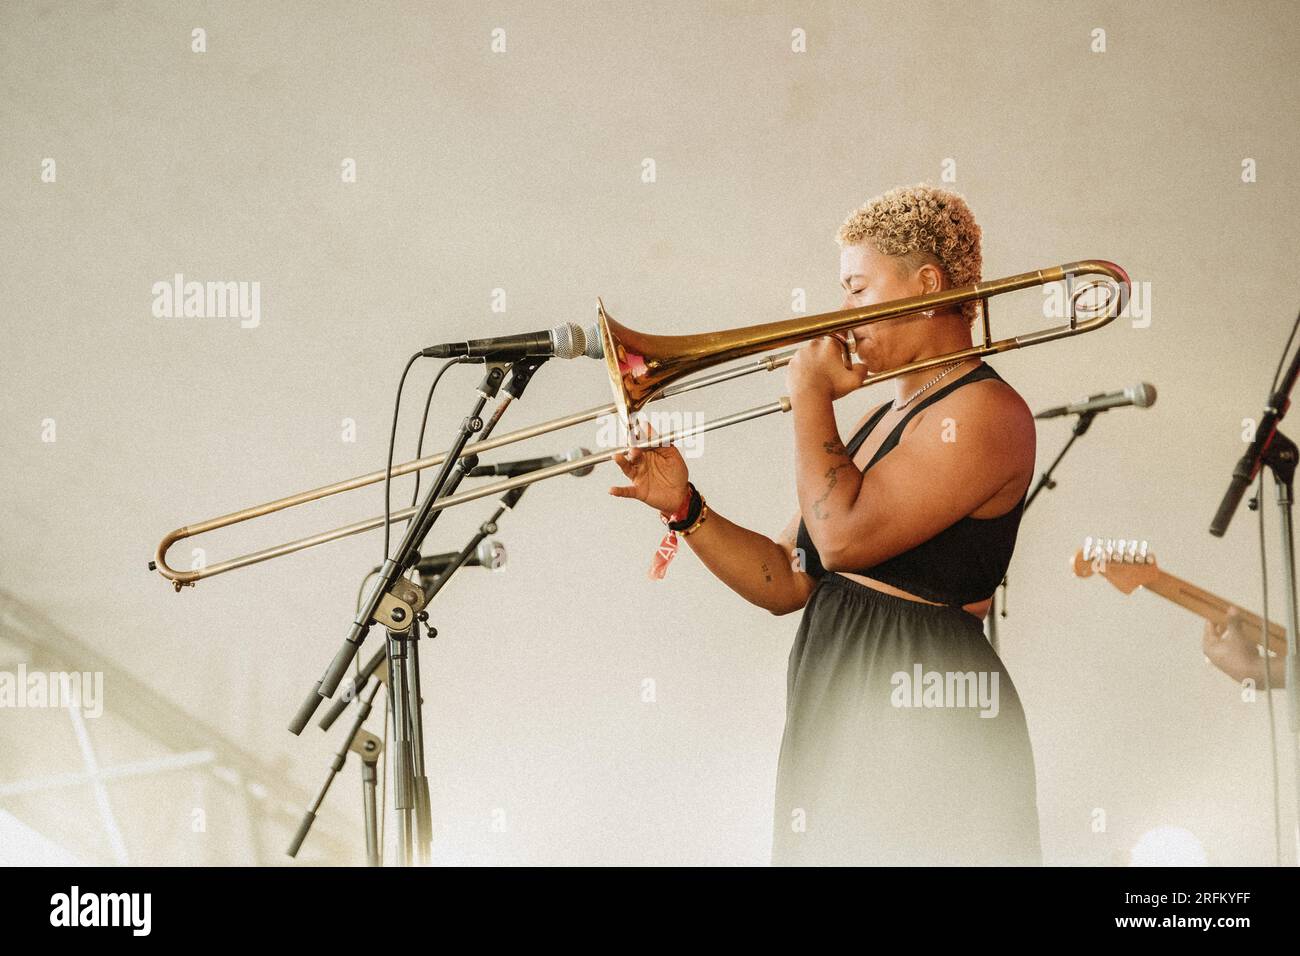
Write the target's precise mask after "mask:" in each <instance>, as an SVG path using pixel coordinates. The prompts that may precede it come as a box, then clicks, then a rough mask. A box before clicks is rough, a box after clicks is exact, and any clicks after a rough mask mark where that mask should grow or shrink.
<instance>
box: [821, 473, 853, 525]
mask: <svg viewBox="0 0 1300 956" xmlns="http://www.w3.org/2000/svg"><path fill="white" fill-rule="evenodd" d="M853 467H854V465H853V462H851V461H846V462H844V463H843V464H839V465H832V466H831V467H830V468H829V469H827V471H826V490H825V491H824V492H822V496H821V497H820V498H818V499H817V500H816V501H814V502H813V507H812V510H813V517H814V518H816V519H817V520H818V521H825V520H826V518H827V517H829V515H828V514H827V512H826V509H825V508H823V507H822V505H823V503H824V502H825V501H826V499H827V498H829V497H830V496H831V492H832V491H834V490H835V486H836V485H837V484H839V481H840V476H839V474H838V472H839V471H840V469H842V468H853Z"/></svg>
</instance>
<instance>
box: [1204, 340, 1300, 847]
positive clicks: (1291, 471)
mask: <svg viewBox="0 0 1300 956" xmlns="http://www.w3.org/2000/svg"><path fill="white" fill-rule="evenodd" d="M1287 344H1288V345H1290V342H1289V341H1288V343H1287ZM1298 377H1300V350H1297V352H1296V354H1295V356H1294V357H1293V358H1292V359H1291V364H1290V366H1289V367H1288V368H1287V370H1286V374H1285V375H1284V376H1283V377H1282V380H1281V382H1280V384H1279V385H1278V387H1277V389H1276V390H1275V391H1274V392H1273V394H1272V395H1270V396H1269V397H1268V404H1267V405H1266V406H1265V408H1264V416H1263V417H1262V418H1261V419H1260V422H1259V425H1258V427H1257V428H1256V429H1255V438H1254V441H1252V442H1251V444H1250V448H1249V449H1247V451H1246V454H1244V455H1242V456H1241V459H1240V460H1239V461H1238V462H1237V467H1236V468H1234V469H1233V472H1232V480H1231V481H1230V482H1229V484H1228V489H1227V491H1225V492H1224V494H1223V499H1222V500H1221V501H1220V502H1219V510H1218V511H1216V512H1215V514H1214V519H1213V521H1212V522H1211V523H1210V534H1212V535H1214V536H1215V537H1216V538H1221V537H1223V535H1224V533H1225V532H1226V531H1227V530H1228V525H1229V524H1231V523H1232V517H1233V515H1234V514H1236V511H1237V507H1238V505H1240V504H1241V499H1242V496H1243V495H1244V494H1245V491H1246V489H1247V488H1248V487H1250V484H1251V482H1253V481H1254V480H1255V477H1256V476H1257V475H1258V474H1259V470H1260V469H1261V468H1268V469H1269V470H1270V471H1271V472H1272V473H1273V483H1274V486H1275V487H1276V489H1277V508H1278V516H1279V518H1280V519H1281V544H1282V571H1283V579H1282V585H1283V588H1284V589H1285V590H1286V609H1287V634H1286V641H1287V659H1286V698H1287V712H1288V719H1289V724H1290V730H1291V737H1292V741H1291V760H1292V763H1293V764H1294V765H1295V790H1296V799H1297V801H1298V802H1297V804H1296V806H1297V808H1300V660H1297V658H1298V657H1300V610H1298V609H1297V604H1296V566H1295V533H1294V528H1293V525H1292V504H1293V502H1294V501H1295V469H1296V459H1297V455H1298V454H1300V452H1298V451H1297V448H1296V444H1295V442H1293V441H1292V440H1291V439H1290V438H1288V437H1287V436H1286V435H1284V434H1282V433H1281V432H1280V431H1278V425H1279V424H1281V422H1282V419H1284V418H1285V417H1286V413H1287V411H1288V410H1289V409H1290V407H1291V392H1292V390H1293V389H1294V388H1295V383H1296V379H1297V378H1298ZM1262 504H1263V502H1260V501H1258V500H1254V501H1252V502H1251V510H1254V509H1255V508H1256V507H1259V506H1260V505H1262ZM1264 664H1265V666H1268V660H1267V657H1266V658H1265V661H1264ZM1296 827H1297V834H1296V836H1297V846H1296V852H1297V855H1298V856H1300V819H1298V820H1297V823H1296Z"/></svg>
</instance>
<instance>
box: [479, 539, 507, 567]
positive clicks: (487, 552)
mask: <svg viewBox="0 0 1300 956" xmlns="http://www.w3.org/2000/svg"><path fill="white" fill-rule="evenodd" d="M474 556H475V557H476V558H478V563H479V564H480V565H482V566H483V567H485V568H487V569H488V570H489V571H500V570H501V568H502V567H504V566H505V563H506V546H505V545H504V544H502V543H501V542H500V541H496V540H493V539H491V538H484V539H483V540H482V541H480V542H479V545H478V548H476V549H475V551H474Z"/></svg>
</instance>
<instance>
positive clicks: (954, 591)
mask: <svg viewBox="0 0 1300 956" xmlns="http://www.w3.org/2000/svg"><path fill="white" fill-rule="evenodd" d="M986 378H995V379H998V381H1002V377H1001V376H1000V375H998V373H997V372H995V371H994V370H993V369H992V368H991V367H990V366H988V365H984V364H981V365H978V366H976V367H975V368H974V369H972V370H971V371H969V372H967V373H966V374H965V375H963V376H962V377H961V378H959V379H957V381H955V382H951V383H950V384H948V385H946V386H944V387H943V388H941V389H939V390H938V391H937V392H934V393H933V394H931V395H927V396H926V397H925V398H924V399H923V400H922V401H921V402H919V403H918V404H917V405H916V407H915V408H913V409H912V410H911V411H910V412H908V413H907V414H906V415H905V416H903V419H902V420H901V421H900V422H899V423H898V424H897V425H895V426H894V430H893V431H892V432H891V433H890V434H889V437H888V438H886V439H885V440H884V442H883V443H882V444H881V446H880V448H878V449H877V450H876V453H875V454H874V455H872V457H871V461H869V462H867V467H866V468H864V469H862V472H863V474H866V473H867V472H868V471H870V470H871V468H872V466H874V465H875V464H876V462H878V461H880V459H881V458H883V457H885V455H887V454H888V453H889V452H890V451H892V450H893V448H894V447H895V446H896V445H897V444H898V441H899V439H900V438H901V437H902V434H903V429H904V428H906V427H907V423H908V422H909V421H911V420H912V417H913V416H914V415H916V414H917V413H918V412H920V411H921V410H922V409H924V408H926V407H928V406H930V405H933V404H934V403H935V402H937V401H939V399H941V398H943V397H944V396H945V395H947V394H948V393H949V392H952V391H954V390H956V389H958V388H961V387H962V386H963V385H968V384H970V383H971V382H979V381H983V380H984V379H986ZM888 410H889V403H886V404H885V405H882V406H881V407H880V408H879V409H877V411H876V412H875V414H873V415H872V416H871V417H870V418H869V419H867V422H866V424H865V425H863V426H862V428H861V429H860V430H859V431H858V433H857V434H856V435H854V436H853V439H852V440H851V441H850V442H849V444H848V446H847V447H846V449H845V450H846V452H847V453H848V456H849V457H850V458H852V457H853V456H854V454H856V453H857V450H858V449H859V448H861V447H862V443H863V442H864V441H866V439H867V436H868V435H870V434H871V431H872V429H874V428H875V427H876V425H878V424H879V423H880V420H881V419H882V418H884V417H885V414H886V413H887V412H888ZM1027 490H1028V489H1026V491H1027ZM1024 507H1025V499H1024V497H1023V496H1022V497H1021V499H1020V501H1019V503H1018V504H1016V506H1015V507H1014V508H1012V509H1011V510H1010V511H1008V512H1007V513H1006V514H1003V515H998V516H997V517H996V518H972V517H970V516H969V515H968V516H967V517H965V518H961V519H959V520H958V521H957V522H956V523H954V524H951V525H949V526H948V527H947V528H944V529H943V530H942V531H940V532H939V533H938V534H936V535H935V536H934V537H933V538H930V539H928V540H926V541H922V542H921V543H920V544H918V545H917V546H916V547H914V548H912V549H911V550H910V551H904V552H903V553H902V554H896V555H894V557H892V558H889V559H888V560H886V561H882V562H880V564H877V565H876V566H875V567H870V568H863V569H862V570H860V571H853V572H851V573H853V574H861V575H865V576H866V577H869V578H871V579H873V580H875V581H880V582H883V583H884V584H889V585H893V586H894V587H896V588H901V589H902V590H904V591H906V592H907V593H908V594H914V595H916V596H917V597H919V598H924V599H925V600H927V601H935V602H938V603H939V604H947V605H952V606H955V607H962V606H964V605H967V604H974V603H976V602H978V601H983V600H984V599H985V598H987V597H989V596H990V595H991V594H992V593H993V592H994V590H995V589H996V588H997V586H998V584H1000V583H1001V581H1002V578H1003V577H1004V576H1005V575H1006V573H1007V565H1009V564H1010V563H1011V552H1012V551H1013V550H1014V549H1015V546H1016V532H1017V531H1019V529H1020V515H1021V514H1022V513H1023V511H1024ZM797 544H798V547H799V548H801V549H803V556H804V570H805V571H807V572H808V573H809V574H811V575H812V576H813V577H814V578H820V577H822V576H823V575H824V574H826V569H825V568H824V567H822V561H821V555H819V554H818V553H817V547H816V546H815V545H814V544H813V542H812V536H811V535H809V534H808V529H807V527H806V526H805V525H804V523H803V521H802V520H800V522H799V537H798V541H797Z"/></svg>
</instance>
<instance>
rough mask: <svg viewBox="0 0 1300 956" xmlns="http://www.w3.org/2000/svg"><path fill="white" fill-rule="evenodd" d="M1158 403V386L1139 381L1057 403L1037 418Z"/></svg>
mask: <svg viewBox="0 0 1300 956" xmlns="http://www.w3.org/2000/svg"><path fill="white" fill-rule="evenodd" d="M1155 403H1156V387H1155V386H1154V385H1152V384H1151V383H1150V382H1138V383H1137V384H1136V385H1130V386H1128V388H1122V389H1120V390H1119V391H1118V392H1099V393H1098V394H1096V395H1089V396H1088V397H1087V398H1085V399H1083V400H1082V401H1078V402H1073V403H1071V404H1069V405H1057V406H1056V407H1055V408H1049V409H1047V410H1046V411H1042V412H1039V413H1038V414H1037V415H1035V416H1034V417H1035V418H1057V417H1059V416H1061V415H1086V414H1088V413H1090V412H1104V411H1105V410H1106V409H1108V408H1120V407H1122V406H1124V405H1136V406H1137V407H1138V408H1150V407H1151V406H1152V405H1154V404H1155Z"/></svg>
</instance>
